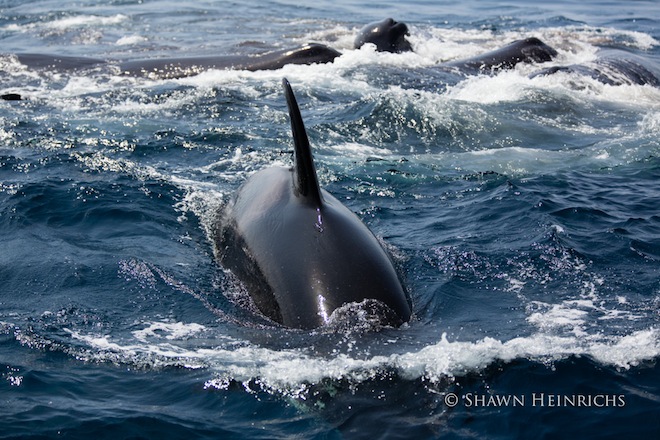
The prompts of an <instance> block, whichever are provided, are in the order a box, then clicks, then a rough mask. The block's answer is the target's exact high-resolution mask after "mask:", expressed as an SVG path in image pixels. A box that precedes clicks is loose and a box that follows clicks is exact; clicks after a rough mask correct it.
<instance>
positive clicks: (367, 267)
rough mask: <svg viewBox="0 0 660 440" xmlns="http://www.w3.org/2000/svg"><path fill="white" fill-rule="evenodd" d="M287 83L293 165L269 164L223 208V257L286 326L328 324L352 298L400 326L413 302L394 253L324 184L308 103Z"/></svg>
mask: <svg viewBox="0 0 660 440" xmlns="http://www.w3.org/2000/svg"><path fill="white" fill-rule="evenodd" d="M282 83H283V87H284V93H285V96H286V101H287V105H288V108H289V117H290V122H291V130H292V133H293V140H294V164H293V167H290V168H289V167H268V168H265V169H263V170H261V171H258V172H257V173H256V174H254V175H252V176H251V177H250V178H249V179H248V180H247V181H246V182H245V183H244V184H243V185H241V187H240V188H239V189H238V191H237V193H236V195H235V196H234V198H233V199H232V200H231V201H230V202H229V203H228V204H227V205H226V206H225V207H224V208H223V209H222V210H221V212H220V215H219V220H218V225H217V230H216V231H215V233H214V238H213V240H214V244H215V249H214V250H215V254H216V258H217V259H218V260H219V261H220V263H221V264H222V265H223V266H224V267H225V268H227V269H229V270H230V271H231V272H232V273H234V274H235V276H236V277H237V278H238V279H239V280H241V281H242V283H243V284H244V285H245V287H246V289H247V291H248V292H249V295H250V296H251V297H252V299H253V302H254V304H255V305H256V306H257V308H258V309H259V310H260V311H261V313H262V314H263V315H265V316H266V317H268V318H270V319H271V320H272V321H275V322H277V323H279V324H282V325H284V326H286V327H291V328H299V329H314V328H318V327H322V326H325V325H327V324H329V323H331V322H333V312H336V314H337V316H341V315H342V314H343V313H345V311H346V307H351V306H355V307H358V308H360V309H361V310H363V311H366V312H368V313H370V314H377V317H378V321H379V323H380V324H382V325H391V326H400V325H401V324H403V323H404V322H407V321H409V320H410V318H411V314H412V310H411V302H410V299H409V297H408V294H407V292H406V289H405V288H404V286H403V284H402V282H401V279H400V278H399V274H398V273H397V270H396V269H395V266H394V264H393V262H392V259H391V257H390V255H389V254H388V252H387V251H386V250H385V249H384V247H383V246H382V245H381V242H380V241H379V240H378V239H377V238H376V237H375V236H374V234H373V233H372V232H371V231H370V230H369V229H368V228H367V226H366V225H365V224H364V223H363V222H362V221H361V220H360V219H359V218H358V217H357V215H355V214H354V213H353V212H351V211H350V210H349V209H348V208H347V207H346V206H345V205H343V204H342V203H341V202H340V201H339V200H337V199H336V198H335V197H333V196H332V195H331V194H330V193H328V192H327V191H325V190H323V189H321V187H320V186H319V182H318V178H317V174H316V169H315V166H314V160H313V157H312V152H311V147H310V144H309V139H308V137H307V133H306V131H305V126H304V124H303V120H302V117H301V114H300V109H299V108H298V104H297V102H296V98H295V96H294V94H293V91H292V89H291V85H290V84H289V82H288V81H287V80H286V79H283V81H282ZM370 316H371V315H370Z"/></svg>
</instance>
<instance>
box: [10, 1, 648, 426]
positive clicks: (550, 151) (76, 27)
mask: <svg viewBox="0 0 660 440" xmlns="http://www.w3.org/2000/svg"><path fill="white" fill-rule="evenodd" d="M387 16H392V17H394V18H395V19H398V20H402V21H404V22H406V23H407V24H408V25H409V27H410V31H411V36H410V41H411V42H412V45H413V47H414V49H415V52H414V53H406V54H389V53H388V54H385V53H377V52H375V51H374V50H373V48H372V47H369V46H367V47H364V48H362V49H360V50H355V49H353V48H352V41H353V37H354V35H355V33H356V32H357V30H358V29H359V28H360V27H361V26H362V25H364V24H366V23H368V22H371V21H375V20H380V19H382V18H385V17H387ZM528 36H536V37H538V38H540V39H541V40H543V41H544V42H546V43H547V44H549V45H550V46H552V47H554V48H556V49H557V51H558V53H559V55H558V57H557V59H556V60H554V61H552V62H551V63H549V64H546V65H544V66H539V65H533V64H532V65H528V64H523V65H519V66H517V67H516V68H515V69H513V70H509V71H503V72H501V73H498V74H495V75H475V76H468V77H463V76H460V75H454V74H451V73H448V72H446V71H442V70H439V69H438V68H437V67H435V66H437V64H438V63H440V62H443V61H448V60H455V59H460V58H465V57H469V56H473V55H477V54H479V53H482V52H484V51H486V50H490V49H496V48H498V47H501V46H504V45H505V44H508V43H509V42H511V41H513V40H516V39H519V38H524V37H528ZM0 41H2V49H1V52H2V53H3V55H2V56H0V70H1V71H2V82H1V83H0V93H2V94H4V93H20V94H21V95H23V96H24V97H25V98H26V99H25V100H23V101H17V102H9V101H0V230H1V231H2V233H1V234H0V249H1V251H0V438H44V437H45V438H51V437H53V438H54V437H58V438H60V437H61V438H91V437H93V436H94V437H97V438H100V437H111V438H128V437H131V438H268V439H271V438H333V439H334V438H347V439H348V438H351V439H352V438H369V439H373V438H388V439H389V438H418V439H419V438H429V439H430V438H460V439H465V438H511V437H514V438H517V437H522V438H567V437H578V436H579V437H580V438H633V437H636V438H655V436H657V435H658V434H659V433H660V422H659V421H658V419H657V415H658V413H659V411H660V386H659V385H658V384H659V383H660V368H659V367H658V365H657V361H658V359H659V357H660V326H659V324H660V312H659V310H660V277H659V273H658V269H659V267H660V265H659V261H660V209H659V206H660V140H659V134H660V89H658V88H655V87H652V86H649V85H619V86H613V85H607V84H603V83H602V82H599V81H597V80H594V79H592V78H590V77H587V76H581V75H579V74H577V73H570V72H560V73H557V74H555V75H549V76H536V77H533V78H530V74H532V73H533V72H535V71H538V70H539V69H540V67H545V66H555V65H557V66H559V65H569V64H580V63H582V64H585V63H586V64H588V63H591V62H593V61H594V60H596V59H597V58H598V56H599V52H600V51H603V50H608V51H615V53H621V54H632V55H635V56H638V57H640V59H642V60H643V61H644V62H645V63H646V64H647V65H648V66H650V68H652V69H657V68H658V65H659V63H660V9H658V7H657V4H656V3H655V2H653V1H648V2H644V1H636V2H625V1H622V0H619V1H597V2H589V1H587V2H581V3H573V2H562V1H560V2H553V4H552V5H543V4H537V3H534V2H529V3H526V2H521V1H509V2H500V1H497V0H490V1H486V2H477V1H467V2H465V1H463V2H427V1H423V0H418V1H412V2H391V1H389V0H387V1H385V2H381V3H380V4H378V5H376V4H375V3H373V2H355V1H348V0H340V1H338V2H332V3H327V4H325V3H323V2H317V3H314V2H309V3H303V4H302V5H300V4H296V3H295V2H289V1H267V2H257V1H251V0H248V1H241V2H236V3H234V2H213V1H203V2H170V1H164V0H163V1H128V0H127V1H119V0H117V1H112V2H97V1H82V2H75V3H74V2H71V3H69V2H54V1H36V2H32V1H31V2H27V1H3V2H0ZM308 41H316V42H320V43H323V44H326V45H329V46H331V47H334V48H336V49H338V50H340V51H341V52H342V53H343V55H342V56H341V57H339V58H337V59H336V60H335V61H334V62H333V63H330V64H322V65H311V66H285V67H284V68H282V69H280V70H275V71H262V72H246V71H218V70H211V71H207V72H203V73H201V74H199V75H196V76H193V77H189V78H183V79H177V80H158V79H147V78H130V77H125V76H120V75H116V74H113V73H112V72H110V71H106V70H103V69H92V70H86V71H78V72H76V71H74V72H48V71H40V70H33V69H27V68H26V67H25V66H23V65H21V64H20V63H19V62H18V61H17V60H16V58H15V56H13V54H20V53H45V54H51V55H73V56H88V57H94V58H102V59H114V60H132V59H140V58H155V57H178V56H189V55H217V54H228V55H231V54H251V53H260V52H264V51H268V50H274V49H281V48H287V47H295V46H297V45H300V44H303V43H305V42H308ZM283 77H287V78H288V79H289V80H290V82H291V83H292V85H293V87H294V90H295V92H296V94H297V96H298V101H299V102H300V104H301V110H302V113H303V117H304V118H305V121H306V124H307V127H308V131H309V135H310V139H311V142H312V144H313V148H314V154H315V158H316V166H317V169H318V171H319V174H320V179H321V184H322V186H323V187H324V188H326V189H327V190H328V191H329V192H331V193H332V194H333V195H335V196H336V197H337V198H338V199H339V200H341V201H342V202H343V203H344V204H345V205H346V206H348V207H349V208H350V209H351V210H352V211H354V212H356V213H357V214H358V216H359V217H360V218H361V219H362V220H363V221H364V222H365V223H366V224H367V225H368V226H369V227H370V228H371V229H372V230H373V231H374V233H375V234H376V235H377V236H378V237H379V238H381V239H382V240H383V241H384V242H385V243H386V245H387V246H388V248H389V250H390V251H391V252H392V254H393V255H394V258H395V260H396V264H397V266H398V267H399V268H400V270H401V273H402V277H403V279H404V280H405V285H406V287H407V289H408V291H409V292H410V295H411V299H412V302H413V308H414V315H415V316H414V318H413V320H412V321H411V322H410V323H409V324H406V325H404V326H403V327H402V328H398V329H392V328H385V329H380V330H378V329H373V328H371V327H370V325H369V323H368V322H364V321H362V320H360V319H359V316H358V317H353V318H352V319H349V320H346V321H341V320H340V322H337V323H336V324H335V325H333V326H331V327H330V328H324V329H319V330H316V331H300V330H290V329H285V328H282V327H279V326H276V325H273V324H271V323H269V322H268V321H267V320H266V319H265V318H263V317H262V316H260V314H259V313H258V312H256V311H255V310H254V308H253V307H252V306H251V303H250V301H249V297H248V296H247V294H246V293H245V291H244V289H242V287H241V285H240V284H238V283H236V282H235V281H234V279H233V277H232V276H231V275H230V274H228V273H227V272H226V271H225V270H223V268H222V267H220V266H219V265H218V264H217V262H216V261H215V259H214V253H213V244H212V241H211V239H210V237H211V236H212V232H213V228H214V227H215V220H216V215H217V212H218V209H219V208H220V207H221V206H222V205H223V203H225V202H226V201H227V200H228V199H229V198H230V197H231V195H232V194H233V193H234V191H235V190H236V189H237V188H238V186H239V185H240V184H241V183H242V182H243V181H244V180H245V179H246V178H247V177H248V176H249V175H250V174H251V173H253V172H255V171H257V170H259V169H261V168H263V167H266V166H270V165H273V164H279V165H282V164H289V163H291V150H292V140H291V137H290V133H289V125H288V123H289V122H288V116H287V113H286V104H285V101H284V96H283V93H282V89H281V85H280V83H281V79H282V78H283Z"/></svg>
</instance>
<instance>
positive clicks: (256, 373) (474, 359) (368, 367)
mask: <svg viewBox="0 0 660 440" xmlns="http://www.w3.org/2000/svg"><path fill="white" fill-rule="evenodd" d="M207 330H209V329H207V328H205V327H203V326H198V325H192V324H182V323H151V324H149V325H148V326H147V327H146V328H145V329H144V330H140V331H136V332H134V335H135V339H136V340H135V341H134V342H133V343H126V344H120V343H117V342H114V341H112V338H110V337H109V336H107V335H106V336H94V335H83V334H80V333H78V332H74V331H71V330H68V332H69V333H70V334H71V336H72V337H73V338H74V339H76V340H79V341H83V342H85V343H86V344H87V345H88V346H89V348H92V349H93V352H95V354H91V356H92V357H93V358H94V359H95V360H101V361H111V362H120V363H131V364H134V363H138V365H139V367H141V368H160V367H164V366H172V365H176V366H183V367H185V368H195V369H198V368H206V369H209V371H210V373H211V375H212V377H210V378H209V380H208V381H207V383H206V385H207V386H208V387H218V388H223V387H226V386H228V384H229V383H231V382H232V381H234V382H239V383H244V384H246V386H249V385H248V384H249V383H258V386H260V387H261V388H262V389H263V390H266V391H274V392H277V393H285V394H293V395H299V394H301V393H304V391H305V390H306V389H307V388H308V386H309V385H310V384H311V385H313V384H319V383H321V382H323V381H325V380H327V379H330V380H348V381H351V382H353V383H360V382H364V381H367V380H373V379H378V378H379V377H383V376H387V374H388V372H392V371H394V372H396V374H398V375H399V376H401V377H402V378H404V379H407V380H420V379H422V380H424V381H425V382H431V383H434V382H438V381H441V380H443V379H444V378H447V377H456V376H463V375H465V374H469V373H474V372H478V371H481V370H483V369H485V368H486V367H488V366H489V365H491V364H492V363H494V362H498V361H504V362H510V361H513V360H515V359H529V360H532V361H538V362H544V363H546V362H554V361H558V360H561V359H566V358H567V357H570V356H590V357H592V358H594V359H595V360H597V361H598V362H600V363H602V364H604V365H612V366H615V367H617V368H624V369H629V368H632V367H634V366H636V365H639V364H640V363H642V362H644V361H650V360H653V359H655V358H657V357H658V356H660V332H658V331H657V330H655V329H653V328H651V329H647V330H641V331H637V332H634V333H632V334H629V335H625V336H610V337H606V336H602V335H592V336H589V337H586V338H585V337H584V336H582V335H576V336H556V335H550V334H548V333H544V332H541V333H536V334H533V335H530V336H526V337H519V338H514V339H510V340H508V341H500V340H497V339H494V338H490V337H485V338H483V339H480V340H477V341H473V342H470V341H450V340H449V339H448V338H447V336H446V335H445V334H443V335H442V336H441V337H440V339H439V341H438V342H437V343H434V344H429V345H427V346H425V347H423V348H421V349H419V350H410V351H407V352H402V353H396V354H390V355H376V356H368V355H367V356H365V353H357V355H356V356H351V355H350V354H347V353H338V354H336V355H334V356H331V357H323V356H317V355H315V354H313V353H309V352H307V350H305V349H283V350H273V349H268V348H264V347H259V346H255V345H253V344H250V343H247V342H240V341H236V340H232V339H231V338H222V339H220V340H218V346H217V347H215V348H207V347H203V348H197V349H195V348H192V349H191V348H184V347H181V346H178V345H177V344H176V343H177V341H179V340H180V338H183V339H185V340H186V341H188V344H187V345H186V347H189V343H190V340H191V339H190V338H194V336H196V335H198V334H199V333H200V332H206V331H207ZM161 331H164V332H165V337H164V338H163V335H160V334H159V332H161ZM147 339H148V340H149V343H145V341H146V340H147ZM159 339H160V340H159ZM162 339H166V341H162ZM192 340H194V339H192ZM392 343H393V344H396V342H395V341H393V342H392ZM85 353H87V354H90V353H92V352H90V351H89V350H85ZM90 360H91V359H90Z"/></svg>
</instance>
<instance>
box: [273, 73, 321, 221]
mask: <svg viewBox="0 0 660 440" xmlns="http://www.w3.org/2000/svg"><path fill="white" fill-rule="evenodd" d="M282 86H283V87H284V94H285V95H286V103H287V105H288V107H289V118H290V119H291V131H292V133H293V146H294V158H293V160H294V165H293V185H294V187H295V189H296V191H297V192H298V195H300V196H301V197H304V198H305V199H306V200H309V201H310V202H311V203H314V204H315V205H316V206H317V207H319V208H320V207H321V206H322V205H323V197H322V196H321V187H320V186H319V181H318V178H317V176H316V168H315V167H314V158H313V157H312V147H311V146H310V145H309V139H308V138H307V132H306V131H305V124H304V123H303V120H302V116H301V115H300V109H299V108H298V102H297V101H296V97H295V95H294V94H293V90H292V89H291V84H289V81H288V80H287V79H286V78H284V79H283V80H282Z"/></svg>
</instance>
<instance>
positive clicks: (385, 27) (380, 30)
mask: <svg viewBox="0 0 660 440" xmlns="http://www.w3.org/2000/svg"><path fill="white" fill-rule="evenodd" d="M409 35H410V32H409V31H408V26H406V24H405V23H403V22H400V21H399V22H397V21H394V20H393V19H392V18H386V19H384V20H381V21H376V22H374V23H369V24H368V25H366V26H364V27H363V28H362V29H360V31H359V32H358V35H357V36H356V37H355V41H354V42H353V47H354V48H355V49H359V48H361V47H362V46H364V45H365V44H367V43H371V44H374V45H375V46H376V49H377V50H378V51H379V52H393V53H402V52H410V51H412V45H411V44H410V42H409V41H408V40H407V39H406V36H409Z"/></svg>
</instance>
